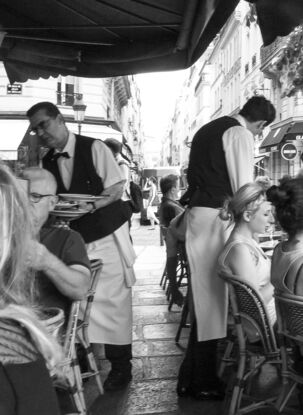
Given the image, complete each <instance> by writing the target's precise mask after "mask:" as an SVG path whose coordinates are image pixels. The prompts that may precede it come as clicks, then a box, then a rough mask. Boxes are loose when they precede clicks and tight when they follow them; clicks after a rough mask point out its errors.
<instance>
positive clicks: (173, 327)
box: [143, 323, 189, 340]
mask: <svg viewBox="0 0 303 415" xmlns="http://www.w3.org/2000/svg"><path fill="white" fill-rule="evenodd" d="M178 326H179V325H178V324H177V323H167V324H148V325H146V326H144V327H143V337H144V339H145V340H147V339H159V340H161V339H174V338H175V336H176V333H177V330H178ZM188 332H189V329H187V328H185V329H183V330H182V331H181V337H188Z"/></svg>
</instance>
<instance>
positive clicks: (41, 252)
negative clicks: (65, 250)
mask: <svg viewBox="0 0 303 415" xmlns="http://www.w3.org/2000/svg"><path fill="white" fill-rule="evenodd" d="M47 252H48V251H47V249H46V248H45V246H44V245H42V244H41V243H40V242H38V241H36V240H32V241H30V242H29V243H28V250H27V258H26V265H27V266H28V267H30V268H32V269H33V270H35V271H42V270H43V269H44V266H45V259H46V255H47Z"/></svg>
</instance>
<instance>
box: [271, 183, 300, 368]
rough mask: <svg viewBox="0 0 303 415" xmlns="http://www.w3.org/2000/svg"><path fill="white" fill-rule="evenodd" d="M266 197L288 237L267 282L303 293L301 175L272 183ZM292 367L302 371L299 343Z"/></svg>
mask: <svg viewBox="0 0 303 415" xmlns="http://www.w3.org/2000/svg"><path fill="white" fill-rule="evenodd" d="M268 193H269V194H268V198H269V199H270V200H271V202H272V204H273V205H274V206H275V208H276V217H277V220H278V222H279V224H280V225H281V227H282V229H283V230H284V231H285V232H287V235H288V239H287V240H285V241H283V242H280V243H279V244H278V245H277V246H276V247H275V250H274V253H273V256H272V265H271V282H272V284H273V286H274V287H275V290H276V291H278V292H282V293H283V292H284V293H286V294H294V295H298V296H299V297H300V301H301V300H302V296H303V178H302V177H298V178H295V179H288V180H286V181H284V182H282V183H281V184H280V186H273V187H272V188H271V189H270V190H269V192H268ZM293 351H294V369H295V370H297V371H299V372H300V373H301V374H302V373H303V347H302V346H301V347H298V346H294V347H293Z"/></svg>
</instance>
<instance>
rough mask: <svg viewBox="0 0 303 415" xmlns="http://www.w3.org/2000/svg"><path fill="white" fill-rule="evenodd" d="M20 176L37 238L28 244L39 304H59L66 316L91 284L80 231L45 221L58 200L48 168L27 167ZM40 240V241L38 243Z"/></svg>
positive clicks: (51, 305) (48, 305) (46, 305)
mask: <svg viewBox="0 0 303 415" xmlns="http://www.w3.org/2000/svg"><path fill="white" fill-rule="evenodd" d="M23 177H24V178H25V179H27V180H29V193H30V195H29V197H30V202H31V207H32V216H33V222H34V231H35V233H36V235H35V236H36V237H37V240H33V241H32V246H30V247H29V252H30V254H29V261H30V263H31V266H32V268H33V269H34V270H35V271H39V272H38V274H37V276H36V284H37V295H38V298H37V300H38V303H39V304H43V306H45V307H60V308H62V309H63V310H64V312H65V315H66V314H67V313H68V312H69V308H70V304H71V302H72V301H74V300H82V299H83V298H84V297H85V295H86V293H87V291H88V288H89V286H90V262H89V259H88V256H87V253H86V248H85V244H84V241H83V239H82V237H81V236H80V234H78V233H77V232H75V231H72V230H70V229H65V228H57V227H54V226H51V225H50V222H47V220H48V216H49V212H50V211H51V210H53V209H54V207H55V205H56V203H57V196H56V189H57V184H56V180H55V178H54V176H53V175H52V174H51V173H50V172H48V171H47V170H44V169H41V168H38V167H30V168H27V169H25V170H24V172H23ZM38 241H40V242H38Z"/></svg>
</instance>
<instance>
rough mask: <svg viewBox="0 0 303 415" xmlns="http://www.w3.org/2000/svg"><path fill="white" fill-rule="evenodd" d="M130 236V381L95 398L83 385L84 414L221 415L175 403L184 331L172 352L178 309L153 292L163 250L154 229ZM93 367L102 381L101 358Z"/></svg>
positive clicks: (204, 406)
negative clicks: (97, 368)
mask: <svg viewBox="0 0 303 415" xmlns="http://www.w3.org/2000/svg"><path fill="white" fill-rule="evenodd" d="M131 234H132V238H133V242H134V247H135V250H136V252H137V255H138V258H137V261H136V265H135V270H136V276H137V283H136V285H135V287H134V288H133V380H132V382H131V383H130V384H129V386H128V387H127V388H126V389H125V390H123V391H119V392H110V393H109V392H106V393H105V394H104V395H103V396H99V395H98V391H97V388H96V386H95V382H94V380H93V379H91V380H90V381H89V382H88V383H87V384H86V385H85V395H86V400H87V403H88V407H89V408H90V412H89V414H90V415H152V414H153V415H154V414H157V415H203V414H206V415H221V414H222V413H223V407H222V405H223V404H222V403H221V402H198V401H195V400H193V399H191V398H182V399H179V398H178V396H177V394H176V378H177V374H178V369H179V366H180V363H181V360H182V355H183V350H184V347H185V346H186V341H187V336H188V329H183V330H182V337H181V341H180V345H181V347H178V346H176V345H175V342H174V338H175V334H176V331H177V327H178V322H179V320H180V309H179V308H178V307H177V306H174V307H173V309H172V311H170V312H168V310H167V300H166V296H165V293H164V291H163V290H162V288H161V287H160V286H159V282H160V279H161V275H162V272H163V268H164V264H165V248H164V247H160V236H159V227H157V228H156V229H155V230H149V229H148V227H147V226H144V227H143V226H141V227H140V225H139V224H138V223H137V222H136V221H134V222H133V226H132V231H131ZM99 362H100V366H101V376H102V379H103V381H104V379H105V378H106V376H107V373H108V371H109V369H110V367H109V364H108V362H107V361H106V360H104V359H103V357H102V356H100V360H99ZM270 372H272V370H269V371H266V373H264V383H266V384H267V386H268V383H271V382H270V376H269V375H270ZM262 377H263V376H262ZM262 383H263V382H262ZM263 386H264V385H263ZM276 386H277V385H275V387H276ZM271 389H273V385H272V386H271ZM273 391H274V390H272V392H273ZM254 413H256V412H254ZM273 413H274V412H272V411H269V409H266V410H261V411H259V412H258V414H260V415H261V414H262V415H263V414H268V415H269V414H273Z"/></svg>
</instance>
